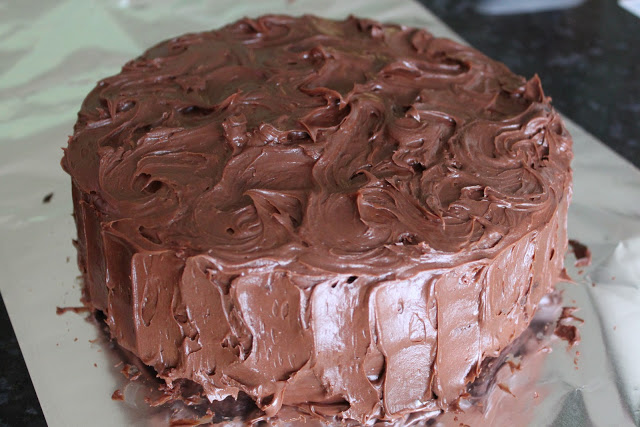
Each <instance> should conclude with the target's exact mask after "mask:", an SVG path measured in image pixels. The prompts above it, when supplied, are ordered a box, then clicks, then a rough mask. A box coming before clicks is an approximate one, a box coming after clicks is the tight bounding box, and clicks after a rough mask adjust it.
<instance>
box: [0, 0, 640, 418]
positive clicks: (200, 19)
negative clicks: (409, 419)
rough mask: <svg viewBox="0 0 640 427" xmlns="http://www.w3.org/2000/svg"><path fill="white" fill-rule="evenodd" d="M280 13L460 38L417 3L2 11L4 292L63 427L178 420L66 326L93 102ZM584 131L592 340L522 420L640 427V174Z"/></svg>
mask: <svg viewBox="0 0 640 427" xmlns="http://www.w3.org/2000/svg"><path fill="white" fill-rule="evenodd" d="M264 13H289V14H292V15H299V14H303V13H314V14H317V15H323V16H327V17H332V18H344V17H346V16H347V15H349V14H356V15H359V16H365V17H371V18H374V19H377V20H381V21H389V22H397V23H401V24H406V25H411V26H417V27H426V28H428V29H429V30H430V31H431V32H433V33H434V34H436V35H439V36H445V37H449V38H453V39H458V40H459V38H458V36H456V34H454V33H453V32H452V31H451V30H449V29H448V28H446V27H445V26H444V25H443V24H442V23H441V22H439V21H438V20H437V19H436V18H435V17H434V16H433V15H432V14H431V13H429V12H428V11H427V10H426V9H424V8H423V7H422V6H420V5H419V4H417V3H414V2H412V1H410V0H381V1H376V2H371V1H367V0H349V1H336V0H332V1H327V2H318V1H313V0H261V1H257V0H256V1H253V2H251V1H243V0H200V1H168V0H160V1H158V0H153V1H152V0H100V1H93V2H92V1H85V0H66V1H40V0H22V1H19V2H18V1H15V2H0V241H1V242H2V243H1V244H0V271H1V272H2V276H1V278H0V286H1V291H2V296H3V298H4V301H5V304H6V305H7V309H8V311H9V315H10V317H11V321H12V324H13V326H14V329H15V332H16V335H17V337H18V341H19V343H20V347H21V349H22V352H23V354H24V358H25V360H26V363H27V366H28V369H29V372H30V374H31V378H32V380H33V383H34V385H35V389H36V392H37V394H38V398H39V399H40V403H41V405H42V408H43V410H44V414H45V417H46V419H47V423H48V424H49V425H50V426H81V425H93V426H103V425H104V426H113V425H132V426H151V425H162V424H163V423H166V416H165V415H163V414H162V410H160V409H153V410H152V409H150V408H148V407H147V406H146V405H145V404H143V403H136V402H139V400H136V399H129V398H127V401H126V402H120V401H114V400H112V399H111V395H112V393H113V392H114V390H116V389H119V388H122V387H123V386H124V385H125V379H124V377H123V376H122V375H121V374H120V369H121V368H120V367H114V365H115V364H116V363H117V358H115V356H114V354H113V352H111V351H109V350H108V348H107V347H106V346H104V345H103V344H100V342H99V341H96V342H91V340H95V338H96V337H99V332H98V331H97V328H96V326H95V324H93V323H91V322H87V321H86V320H85V318H84V316H81V315H75V314H73V313H67V314H65V315H56V306H74V305H79V298H80V284H79V282H78V280H77V276H78V270H77V266H76V264H75V249H74V248H73V246H72V244H71V239H72V237H75V233H76V231H75V227H74V224H73V220H72V217H71V207H72V204H71V191H70V182H69V177H68V176H66V175H65V174H64V173H63V172H62V170H61V169H60V167H59V159H60V157H61V155H62V151H61V150H60V147H62V146H65V145H66V140H67V136H68V135H69V134H70V133H71V132H72V127H73V123H74V122H75V117H76V112H77V111H78V109H79V106H80V103H81V101H82V99H83V97H84V95H85V94H86V93H88V92H89V90H90V89H91V88H92V87H93V86H94V85H95V83H96V81H97V80H99V79H100V78H102V77H105V76H108V75H111V74H115V73H117V72H118V71H119V69H120V67H121V66H122V64H124V62H125V61H127V60H128V59H130V58H132V57H135V56H137V55H138V54H140V53H141V52H142V51H143V50H144V49H145V48H147V47H149V46H150V45H152V44H154V43H156V42H158V41H160V40H163V39H166V38H169V37H172V36H175V35H178V34H181V33H185V32H194V31H203V30H208V29H212V28H216V27H219V26H222V25H224V24H226V23H230V22H232V21H234V20H236V19H238V18H240V17H243V16H257V15H260V14H264ZM532 37H535V35H532ZM469 42H471V43H473V40H470V41H469ZM542 77H543V83H544V76H542ZM552 95H553V94H552ZM568 113H570V112H568ZM568 125H569V129H570V131H571V133H572V134H573V137H574V141H575V160H574V163H573V167H574V173H575V187H574V198H573V204H572V206H571V209H570V212H569V234H570V237H571V238H573V239H577V240H579V241H581V242H583V243H585V244H587V245H588V246H589V248H590V249H591V251H592V253H593V263H592V265H591V266H590V267H586V268H582V270H583V271H582V272H580V273H579V271H578V270H579V269H578V268H574V267H573V262H574V258H573V257H572V255H568V256H567V265H568V267H569V268H568V270H569V274H570V275H571V276H572V277H573V278H574V280H575V281H576V282H577V283H576V284H569V283H560V284H558V288H559V289H561V290H563V292H564V300H563V304H564V305H569V306H577V307H579V309H580V310H579V312H577V313H576V315H577V316H579V317H581V318H583V319H584V320H585V322H584V324H582V325H581V326H580V327H579V330H580V334H581V337H582V340H581V342H580V344H579V345H577V346H574V347H571V348H569V347H568V346H567V343H565V342H564V341H560V340H556V341H555V342H554V343H553V344H552V345H551V350H552V351H551V352H550V353H548V354H546V355H545V357H544V360H543V361H542V365H541V368H540V371H539V372H538V374H536V376H535V378H533V379H532V381H533V383H532V384H531V385H530V386H528V387H529V388H530V389H531V391H532V392H535V393H539V396H540V397H539V398H537V399H536V401H535V403H534V404H532V411H531V413H530V415H528V416H527V417H524V416H523V417H518V414H516V415H515V417H514V418H512V421H511V422H512V425H530V426H563V427H565V426H566V427H568V426H634V425H635V426H640V367H639V366H638V365H639V364H638V362H637V358H638V355H640V171H639V170H638V169H635V168H634V167H633V166H632V165H630V164H629V163H628V162H626V161H625V160H623V159H621V158H620V157H618V156H617V155H616V154H614V153H613V152H612V151H611V150H609V149H608V148H606V147H605V146H604V145H603V144H602V143H601V142H599V141H597V140H596V139H595V138H594V137H593V136H591V135H589V134H588V133H586V132H585V131H584V130H582V129H581V128H579V127H578V126H576V125H575V124H573V123H571V122H569V123H568ZM49 193H53V196H52V197H51V199H50V201H49V202H48V203H43V198H44V197H45V196H46V195H48V194H49ZM577 352H579V353H580V354H579V355H578V356H577ZM134 391H135V390H134ZM128 392H130V391H128ZM503 400H504V399H503ZM516 406H517V405H516ZM505 410H507V409H505ZM451 422H452V423H453V424H454V425H457V424H458V423H457V422H454V421H451ZM479 423H480V424H486V425H490V424H491V422H489V421H482V420H480V421H479ZM449 424H450V423H449Z"/></svg>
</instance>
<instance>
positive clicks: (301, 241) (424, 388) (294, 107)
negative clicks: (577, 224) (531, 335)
mask: <svg viewBox="0 0 640 427" xmlns="http://www.w3.org/2000/svg"><path fill="white" fill-rule="evenodd" d="M570 161H571V139H570V137H569V135H568V134H567V132H566V130H565V129H564V126H563V125H562V122H561V120H560V118H559V116H558V114H557V113H556V112H555V111H554V110H553V109H552V108H551V106H550V104H549V99H548V98H546V97H545V96H544V94H543V92H542V88H541V86H540V82H539V80H538V79H537V77H536V78H534V79H531V80H530V81H528V82H527V81H525V80H524V79H523V78H521V77H519V76H516V75H514V74H513V73H511V72H510V71H509V70H508V69H506V67H504V66H503V65H502V64H499V63H497V62H494V61H492V60H490V59H488V58H486V57H485V56H483V55H482V54H480V53H479V52H477V51H475V50H473V49H471V48H468V47H464V46H461V45H459V44H457V43H454V42H451V41H449V40H443V39H437V38H433V37H432V36H431V35H430V34H429V33H427V32H426V31H424V30H415V29H410V28H404V27H399V26H387V25H382V24H379V23H376V22H372V21H368V20H359V19H356V18H350V19H348V20H346V21H340V22H338V21H328V20H324V19H320V18H315V17H310V16H306V17H302V18H291V17H285V16H269V17H263V18H259V19H257V20H242V21H239V22H237V23H235V24H232V25H230V26H228V27H225V28H224V29H222V30H218V31H212V32H208V33H200V34H192V35H185V36H182V37H179V38H176V39H173V40H170V41H167V42H164V43H161V44H159V45H158V46H156V47H154V48H152V49H150V50H149V51H147V52H146V53H145V54H144V55H143V56H142V57H140V58H138V59H136V60H133V61H131V62H130V63H128V64H127V65H126V66H125V67H124V68H123V71H122V73H121V74H119V75H117V76H113V77H110V78H108V79H105V80H103V81H102V82H100V83H99V84H98V86H97V87H96V89H94V91H92V93H91V94H89V96H88V97H87V99H86V100H85V102H84V104H83V107H82V110H81V111H80V113H79V118H78V122H77V124H76V127H75V133H74V136H73V137H72V138H71V139H70V142H69V147H68V149H67V150H66V152H65V157H64V159H63V162H62V164H63V167H64V168H65V170H67V171H68V172H69V173H70V174H71V176H72V178H73V179H72V181H73V195H74V216H75V219H76V224H77V227H78V257H79V264H80V268H81V270H82V271H83V275H84V278H85V296H86V299H87V301H88V303H89V304H91V306H92V307H93V308H95V309H96V310H100V311H103V312H104V313H105V315H106V318H107V323H108V324H109V327H110V330H111V333H112V335H113V336H114V338H115V339H116V340H117V341H118V343H119V344H120V345H122V346H123V347H125V348H127V349H128V350H131V351H132V352H133V353H135V354H136V355H138V356H139V357H140V358H141V359H142V360H143V361H144V362H145V363H146V364H148V365H151V366H153V367H154V368H155V369H156V370H157V371H158V373H159V376H160V377H162V378H164V379H165V380H166V381H167V382H168V383H171V382H172V381H176V380H179V379H189V380H192V381H195V382H196V383H198V384H200V385H202V387H203V389H204V392H205V393H206V394H207V395H208V396H209V398H210V399H222V398H224V397H226V396H229V395H232V396H235V395H237V393H238V392H240V391H242V392H244V393H246V394H248V395H249V396H251V397H253V398H254V399H256V401H257V403H258V405H259V406H260V407H261V408H262V409H263V410H264V411H265V413H266V414H267V415H268V416H272V415H275V414H276V413H278V411H279V410H280V408H281V406H282V405H287V406H292V407H295V408H297V410H299V411H301V412H303V413H308V414H319V415H322V416H325V417H336V418H338V419H353V420H357V421H359V422H363V423H365V422H368V421H370V420H373V419H388V420H394V419H399V418H401V417H403V416H405V415H406V414H408V413H411V412H415V411H439V410H447V409H449V408H450V407H451V406H452V405H455V404H456V401H457V399H458V398H459V397H460V395H461V394H463V393H464V391H465V389H466V385H467V384H468V383H469V382H470V381H472V380H473V378H475V377H476V376H477V375H478V369H479V367H480V364H481V362H482V361H483V360H484V359H485V358H486V357H492V356H495V355H497V354H498V353H499V352H500V350H502V349H503V348H504V347H505V346H507V345H508V344H509V343H510V342H511V341H512V340H513V339H514V338H516V337H517V336H518V335H519V334H520V333H521V332H522V331H523V330H524V329H525V328H526V327H527V325H528V323H529V321H530V319H531V317H532V315H533V312H534V311H535V308H536V306H537V304H538V302H539V301H540V298H541V297H542V296H543V295H545V294H546V293H547V292H549V291H550V290H551V289H552V287H553V284H554V282H555V281H556V279H557V278H558V276H559V274H560V271H561V269H562V258H563V255H564V252H565V250H566V210H567V206H568V203H569V199H570V195H571V187H570V185H571V172H570V166H569V165H570Z"/></svg>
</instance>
